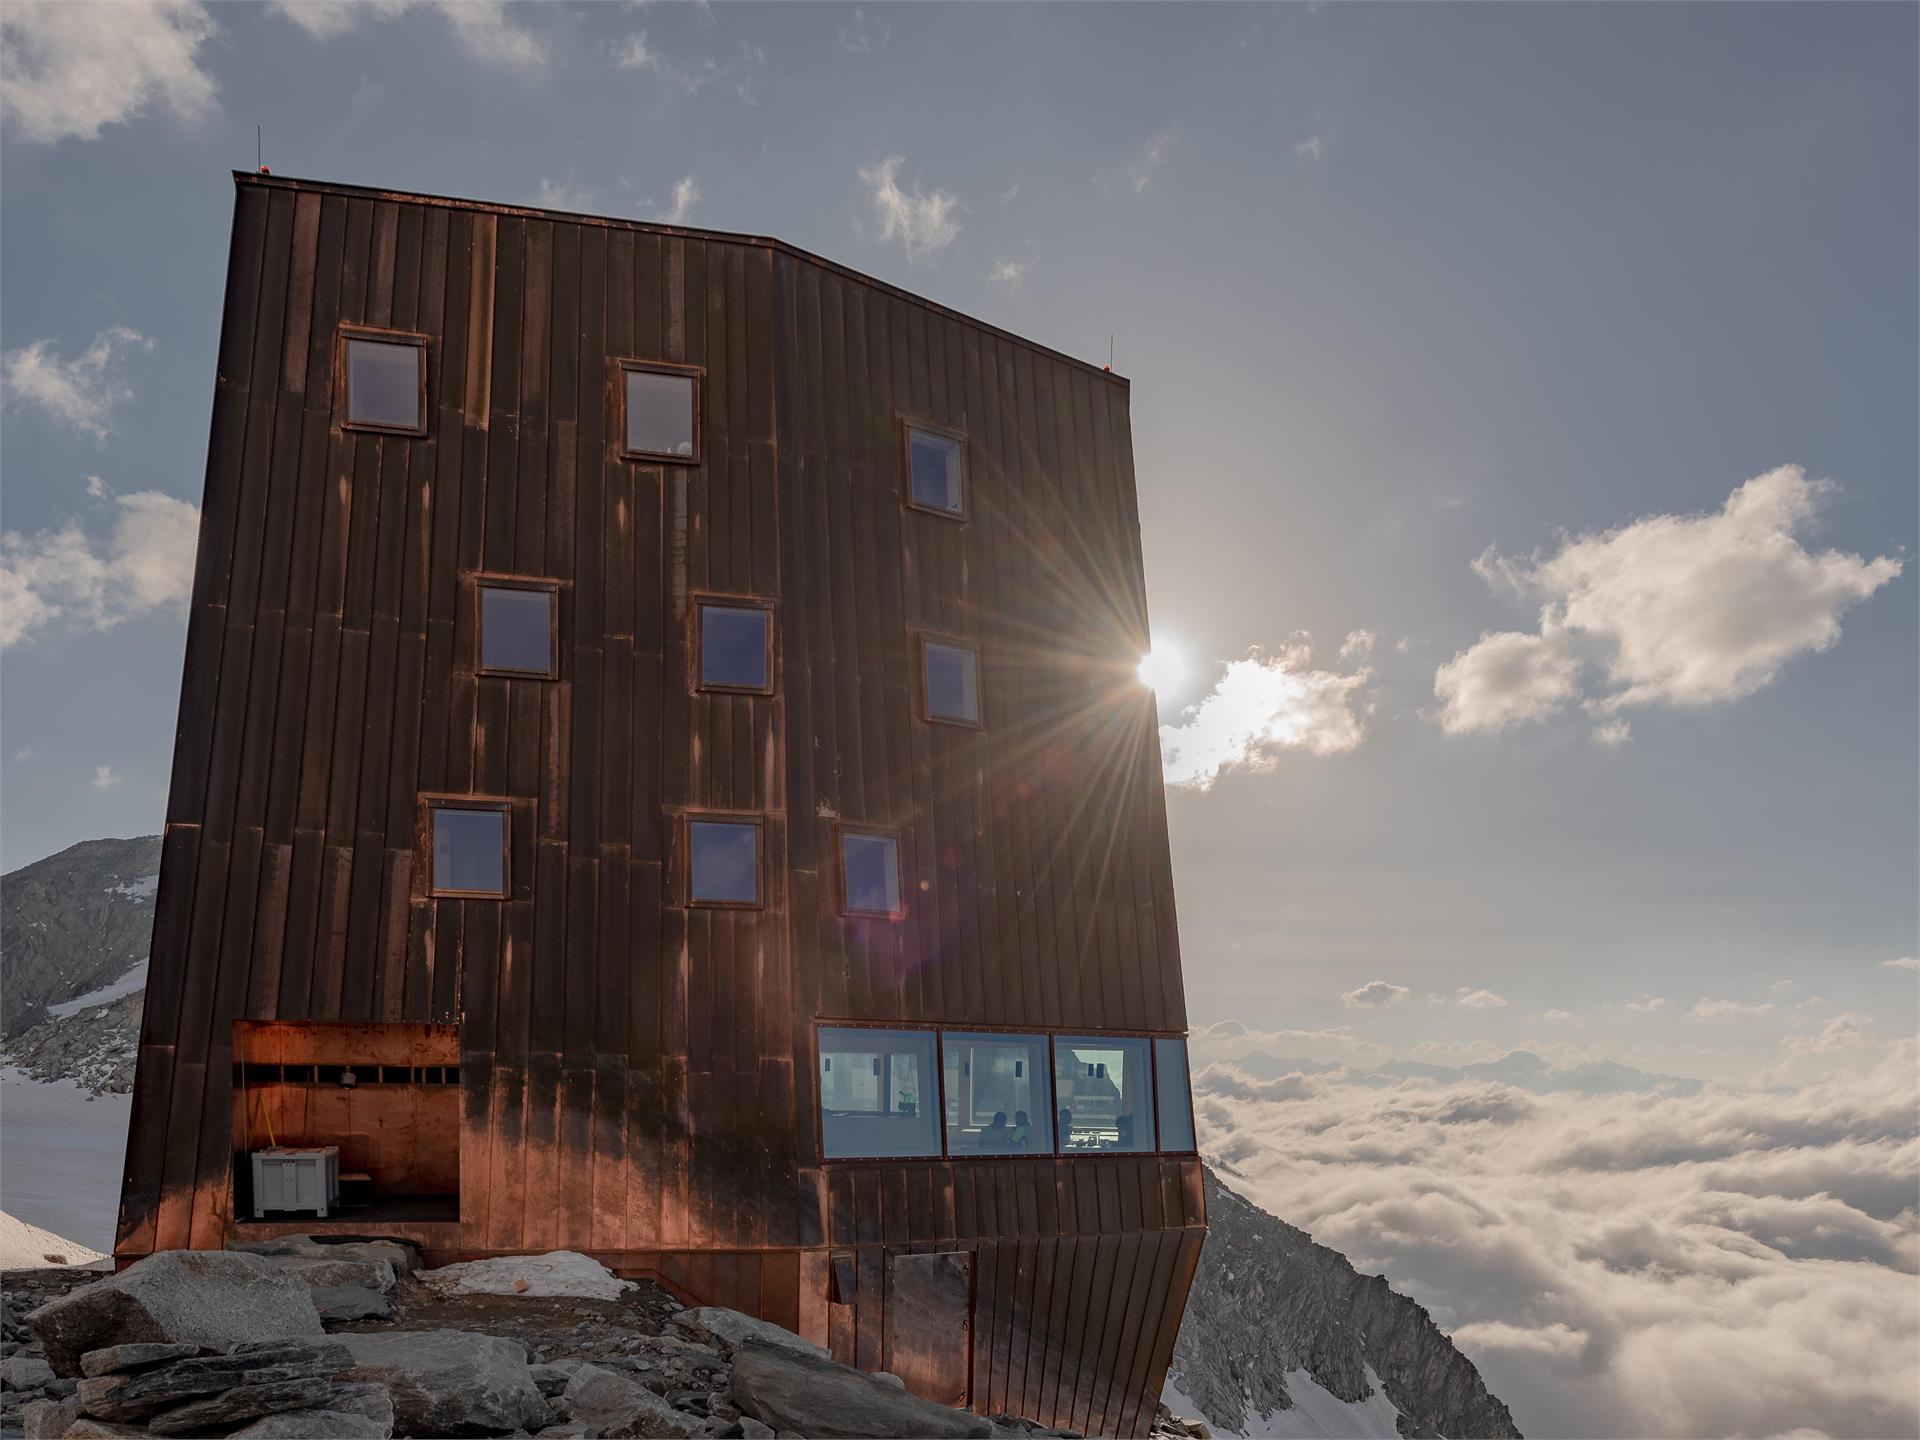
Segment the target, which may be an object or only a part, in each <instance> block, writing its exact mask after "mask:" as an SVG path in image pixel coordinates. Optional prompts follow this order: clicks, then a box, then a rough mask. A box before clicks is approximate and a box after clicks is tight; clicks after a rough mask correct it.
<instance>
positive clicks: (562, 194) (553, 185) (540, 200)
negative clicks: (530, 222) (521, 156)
mask: <svg viewBox="0 0 1920 1440" xmlns="http://www.w3.org/2000/svg"><path fill="white" fill-rule="evenodd" d="M533 203H534V204H536V205H538V206H539V207H540V208H541V209H542V210H575V211H586V210H592V209H593V189H592V187H591V186H587V185H581V184H578V183H577V182H575V181H574V180H572V179H567V180H550V179H548V178H547V177H546V176H545V175H542V176H541V177H540V188H539V189H538V190H537V191H535V192H534V197H533Z"/></svg>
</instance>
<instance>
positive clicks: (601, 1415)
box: [565, 1365, 706, 1440]
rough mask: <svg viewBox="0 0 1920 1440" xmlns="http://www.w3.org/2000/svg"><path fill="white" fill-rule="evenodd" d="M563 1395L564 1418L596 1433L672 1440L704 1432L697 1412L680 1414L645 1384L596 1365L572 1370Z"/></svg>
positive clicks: (703, 1425) (702, 1422)
mask: <svg viewBox="0 0 1920 1440" xmlns="http://www.w3.org/2000/svg"><path fill="white" fill-rule="evenodd" d="M565 1399H566V1407H567V1416H568V1419H569V1420H570V1421H572V1422H573V1423H575V1424H583V1425H585V1426H587V1427H588V1428H589V1429H590V1430H592V1431H593V1433H594V1434H596V1435H602V1436H608V1437H614V1436H649V1437H653V1440H675V1437H685V1436H694V1435H703V1434H705V1433H706V1426H705V1423H704V1420H703V1418H702V1417H701V1416H698V1415H687V1414H683V1413H682V1412H680V1411H678V1410H676V1409H674V1408H673V1406H671V1405H669V1404H668V1403H667V1402H666V1401H664V1400H662V1399H661V1398H660V1397H659V1396H658V1395H656V1394H654V1393H653V1392H652V1391H651V1390H649V1389H647V1387H646V1386H644V1385H638V1384H635V1383H634V1382H633V1381H632V1380H629V1379H628V1378H627V1377H626V1376H624V1375H621V1374H618V1373H616V1372H614V1371H612V1370H608V1369H606V1368H605V1367H603V1366H600V1365H582V1366H581V1367H580V1368H579V1369H578V1370H576V1371H574V1374H573V1379H572V1380H570V1381H569V1382H568V1383H567V1389H566V1394H565Z"/></svg>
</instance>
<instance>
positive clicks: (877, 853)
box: [840, 830, 900, 916]
mask: <svg viewBox="0 0 1920 1440" xmlns="http://www.w3.org/2000/svg"><path fill="white" fill-rule="evenodd" d="M840 866H841V873H842V875H843V876H844V878H845V882H846V899H847V913H848V914H850V915H888V916H893V915H898V914H900V842H899V841H898V840H896V839H895V838H894V837H893V836H891V835H863V834H861V833H860V832H859V831H857V830H846V831H842V832H841V835H840Z"/></svg>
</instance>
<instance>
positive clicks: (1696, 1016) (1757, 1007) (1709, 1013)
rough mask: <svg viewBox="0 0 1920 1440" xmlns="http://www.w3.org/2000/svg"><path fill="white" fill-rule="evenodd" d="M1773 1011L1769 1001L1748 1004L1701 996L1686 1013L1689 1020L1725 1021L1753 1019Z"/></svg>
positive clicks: (1741, 1001) (1771, 1003)
mask: <svg viewBox="0 0 1920 1440" xmlns="http://www.w3.org/2000/svg"><path fill="white" fill-rule="evenodd" d="M1771 1009H1773V1002H1772V1001H1771V1000H1761V1001H1758V1002H1752V1003H1749V1002H1747V1001H1743V1000H1709V999H1707V998H1706V997H1705V996H1702V997H1701V998H1700V999H1699V1000H1698V1001H1696V1002H1695V1003H1694V1007H1693V1009H1691V1010H1689V1011H1688V1012H1687V1019H1689V1020H1727V1019H1731V1018H1733V1017H1735V1016H1744V1017H1747V1018H1753V1017H1756V1016H1760V1015H1765V1014H1766V1013H1767V1012H1768V1011H1770V1010H1771Z"/></svg>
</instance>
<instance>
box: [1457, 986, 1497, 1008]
mask: <svg viewBox="0 0 1920 1440" xmlns="http://www.w3.org/2000/svg"><path fill="white" fill-rule="evenodd" d="M1453 993H1454V996H1455V997H1456V998H1455V1002H1454V1003H1456V1004H1458V1005H1464V1006H1465V1007H1466V1008H1467V1009H1469V1010H1504V1009H1505V1008H1506V1005H1507V1002H1506V999H1505V998H1504V997H1503V996H1499V995H1496V994H1494V993H1493V991H1491V990H1474V989H1471V988H1469V987H1468V986H1465V985H1462V986H1461V987H1460V988H1459V989H1458V990H1456V991H1454V992H1453Z"/></svg>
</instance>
